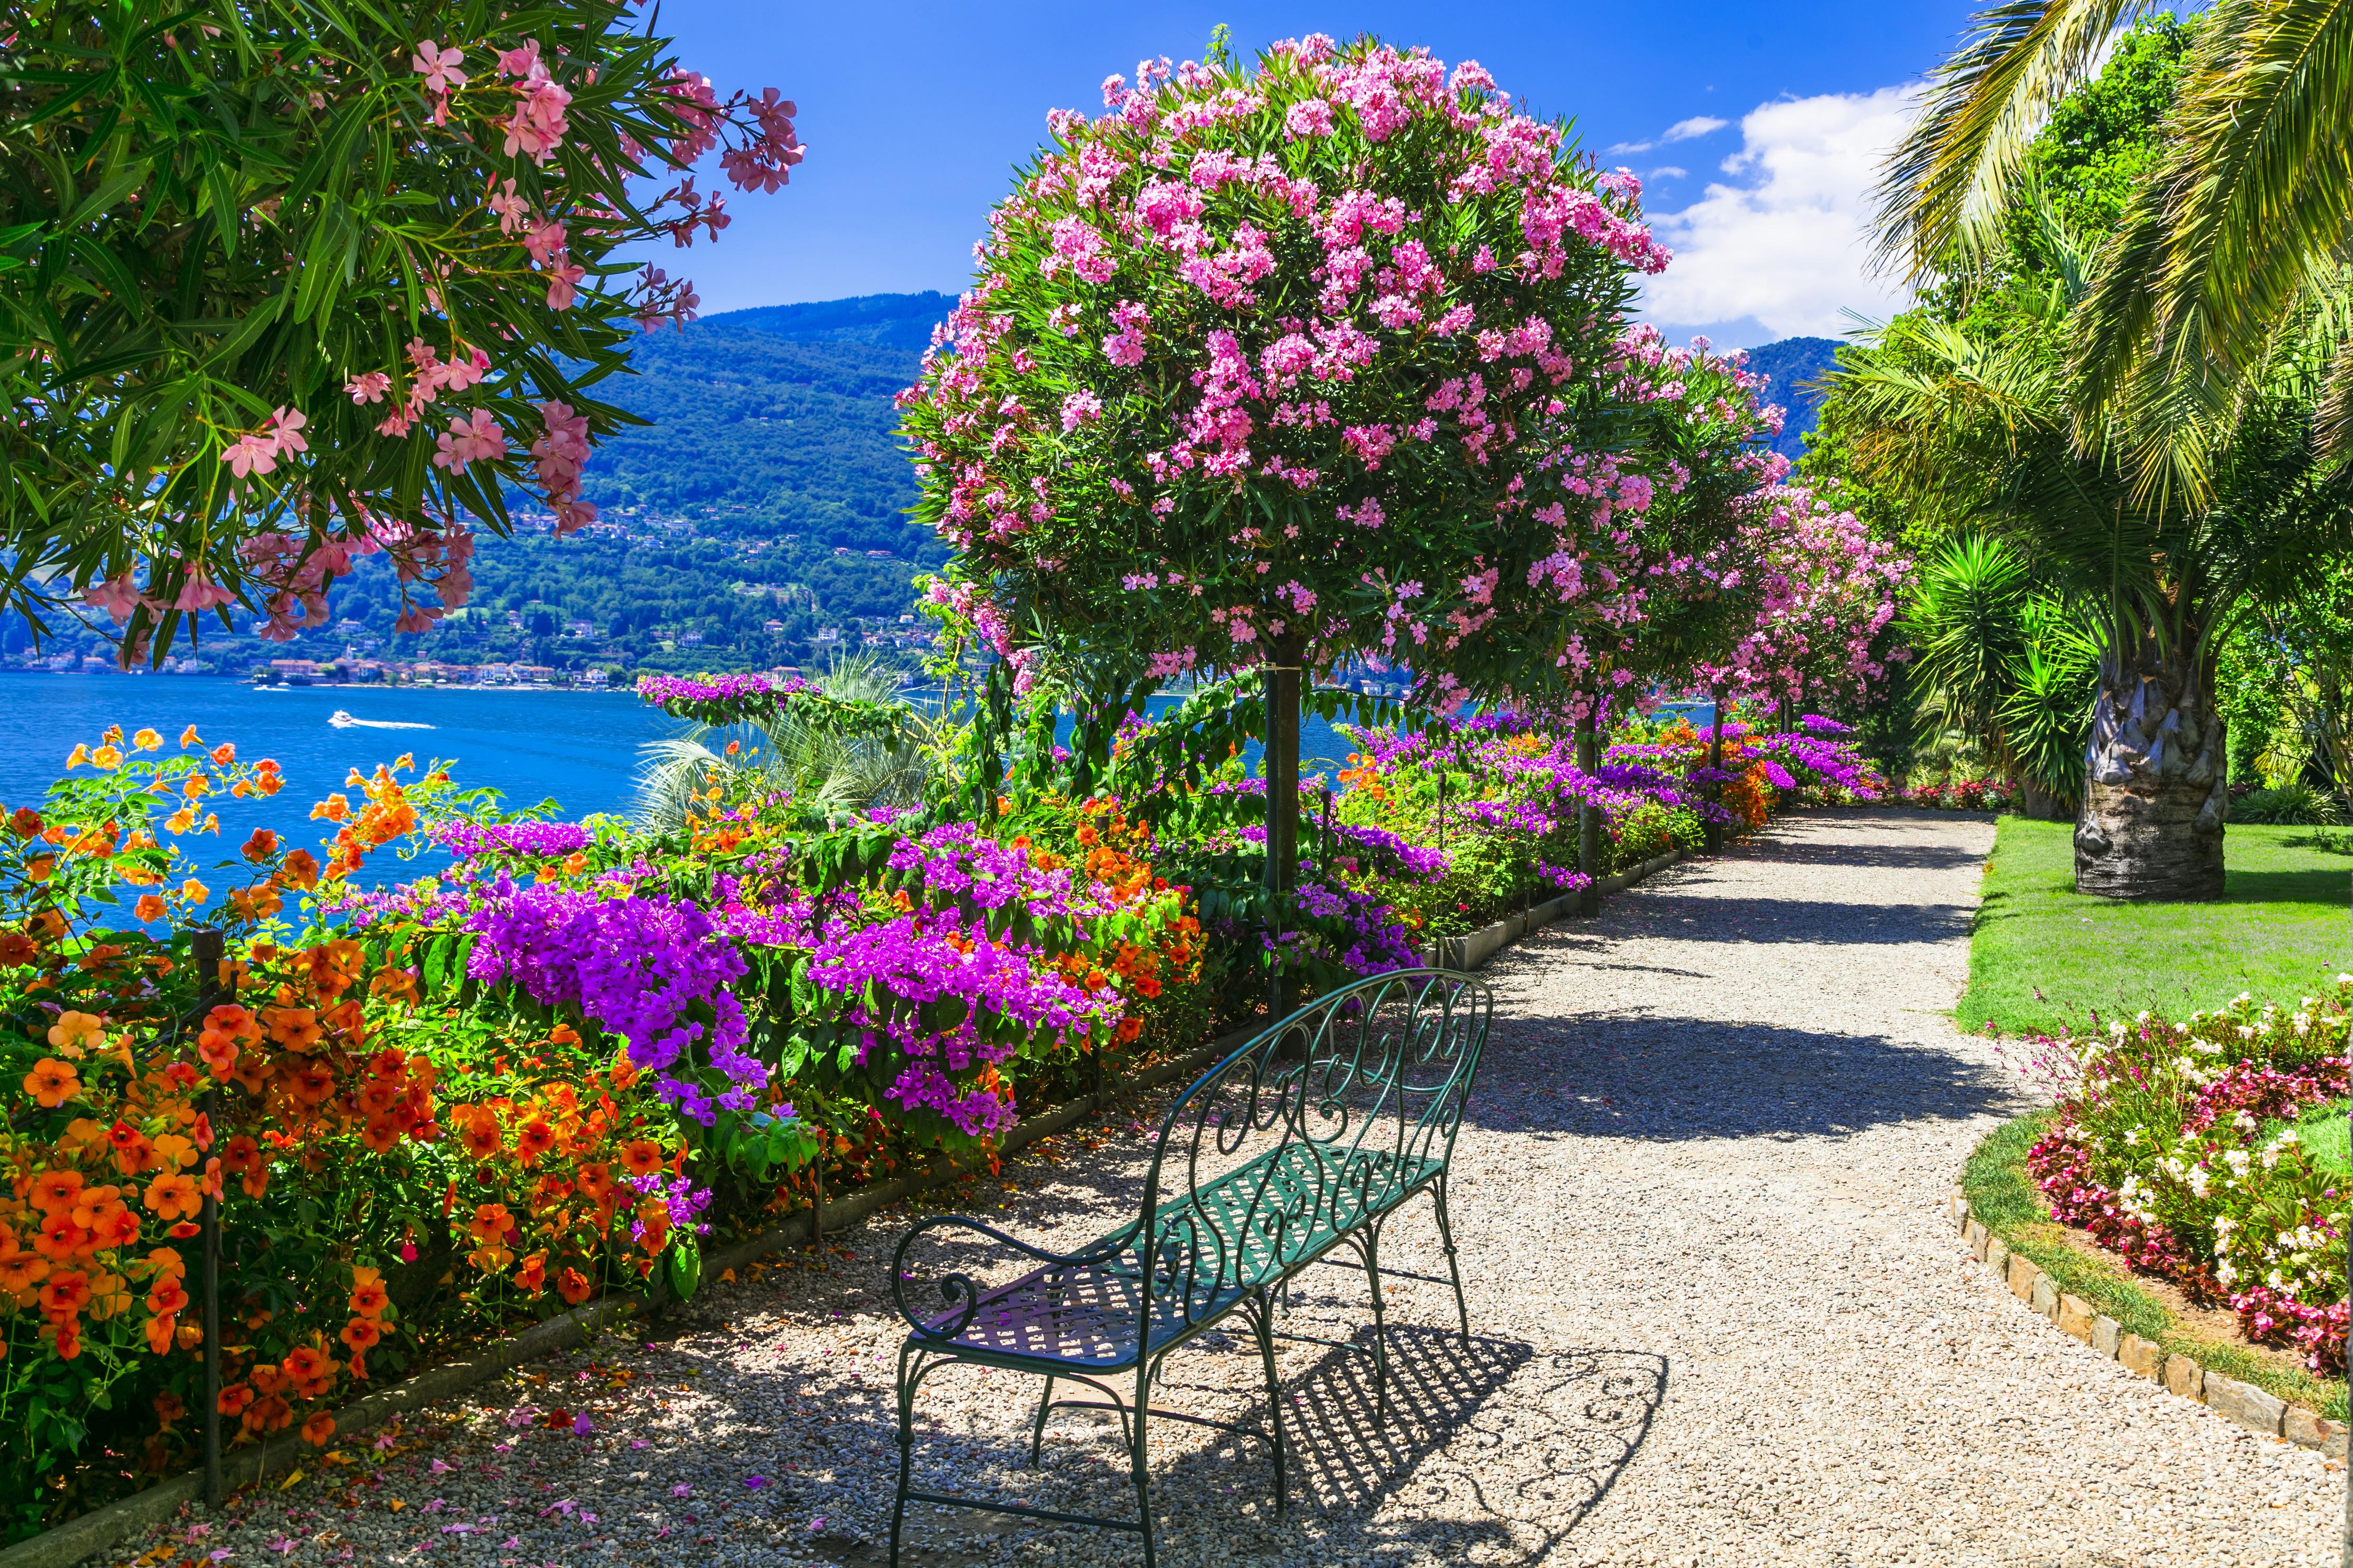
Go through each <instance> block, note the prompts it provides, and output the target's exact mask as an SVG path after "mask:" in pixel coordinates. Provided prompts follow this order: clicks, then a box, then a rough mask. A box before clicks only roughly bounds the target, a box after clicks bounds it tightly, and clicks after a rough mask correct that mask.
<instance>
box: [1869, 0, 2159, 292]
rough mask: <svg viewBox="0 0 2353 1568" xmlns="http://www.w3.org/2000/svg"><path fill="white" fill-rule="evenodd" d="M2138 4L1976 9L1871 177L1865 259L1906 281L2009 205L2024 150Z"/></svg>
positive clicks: (1990, 224)
mask: <svg viewBox="0 0 2353 1568" xmlns="http://www.w3.org/2000/svg"><path fill="white" fill-rule="evenodd" d="M2154 8H2155V7H2154V6H2153V5H2150V4H2149V0H2006V3H2005V4H2001V5H1993V6H1991V7H1989V8H1988V9H1986V10H1983V11H1980V12H1978V14H1977V15H1976V16H1974V17H1972V18H1971V19H1970V21H1971V30H1970V33H1969V35H1968V38H1967V39H1966V40H1965V41H1964V42H1963V44H1962V46H1961V47H1960V49H1959V50H1958V51H1957V53H1955V54H1954V56H1953V57H1952V58H1950V59H1949V60H1947V61H1946V62H1945V64H1944V65H1943V66H1942V67H1941V68H1939V69H1938V70H1937V71H1936V74H1935V76H1933V77H1932V78H1931V79H1930V80H1929V84H1928V89H1927V94H1926V100H1924V102H1923V104H1922V108H1921V113H1920V116H1919V118H1918V120H1917V121H1915V122H1914V124H1913V127H1912V130H1911V132H1910V133H1909V134H1907V135H1906V136H1905V139H1904V142H1903V143H1902V145H1900V146H1899V147H1898V148H1897V149H1896V150H1895V152H1894V154H1892V155H1891V156H1890V158H1889V159H1888V162H1887V163H1886V165H1885V168H1884V171H1883V174H1882V175H1881V179H1880V185H1879V191H1878V201H1879V221H1878V226H1877V230H1878V233H1877V246H1876V250H1875V253H1874V255H1875V258H1876V259H1877V260H1879V261H1880V262H1881V263H1883V264H1887V265H1894V266H1899V267H1901V268H1903V269H1904V270H1905V273H1906V275H1907V276H1909V277H1911V278H1914V279H1917V278H1920V277H1923V276H1925V275H1926V274H1927V273H1929V272H1931V271H1933V270H1935V268H1936V267H1937V266H1938V265H1939V264H1940V263H1941V262H1942V261H1943V260H1944V258H1945V257H1946V255H1947V252H1948V251H1949V250H1950V249H1951V248H1952V247H1954V246H1956V245H1964V246H1966V245H1970V244H1975V243H1978V242H1981V241H1983V240H1984V239H1985V238H1986V237H1989V235H1990V234H1991V233H1992V231H1993V230H1994V229H1995V228H1996V227H1997V226H1999V224H2000V220H2001V218H2002V216H2004V214H2005V213H2006V211H2007V210H2008V209H2009V206H2010V199H2011V197H2012V195H2013V193H2014V191H2015V190H2016V186H2017V176H2018V174H2019V171H2020V170H2021V168H2023V167H2024V165H2025V162H2026V155H2027V149H2028V146H2029V144H2030V143H2031V142H2032V141H2033V139H2034V135H2035V132H2038V131H2040V130H2041V129H2042V124H2043V122H2044V121H2046V120H2048V119H2049V118H2050V115H2051V111H2052V109H2053V108H2055V107H2056V106H2057V104H2058V102H2059V100H2061V99H2063V98H2064V97H2065V96H2066V95H2067V93H2068V92H2069V91H2070V90H2071V89H2073V88H2074V87H2076V86H2077V85H2078V84H2080V83H2081V82H2082V81H2084V79H2085V78H2086V77H2087V76H2089V75H2090V74H2091V72H2092V70H2093V68H2094V67H2095V65H2096V64H2097V62H2098V60H2099V58H2100V53H2101V50H2102V48H2103V47H2105V45H2106V43H2107V41H2108V38H2109V37H2110V36H2111V35H2113V34H2114V33H2115V32H2116V29H2117V28H2118V27H2119V26H2123V25H2125V24H2126V22H2128V21H2130V20H2131V19H2132V18H2134V17H2135V16H2139V15H2140V14H2141V13H2143V12H2144V11H2147V10H2151V9H2154Z"/></svg>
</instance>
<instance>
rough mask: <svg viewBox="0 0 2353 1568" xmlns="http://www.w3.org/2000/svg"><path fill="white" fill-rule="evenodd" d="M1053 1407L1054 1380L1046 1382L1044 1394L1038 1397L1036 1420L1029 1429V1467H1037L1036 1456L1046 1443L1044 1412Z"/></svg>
mask: <svg viewBox="0 0 2353 1568" xmlns="http://www.w3.org/2000/svg"><path fill="white" fill-rule="evenodd" d="M1053 1407H1054V1380H1053V1379H1052V1378H1048V1379H1047V1380H1046V1392H1045V1393H1043V1394H1039V1396H1038V1419H1037V1422H1036V1424H1035V1425H1033V1426H1031V1427H1030V1428H1029V1466H1030V1468H1032V1469H1035V1468H1037V1466H1038V1455H1039V1451H1040V1450H1041V1449H1042V1448H1043V1447H1045V1443H1046V1412H1047V1411H1049V1410H1051V1409H1052V1408H1053Z"/></svg>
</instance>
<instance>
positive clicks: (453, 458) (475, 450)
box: [433, 408, 507, 473]
mask: <svg viewBox="0 0 2353 1568" xmlns="http://www.w3.org/2000/svg"><path fill="white" fill-rule="evenodd" d="M434 445H435V446H436V447H438V448H439V449H438V451H437V452H435V454H434V456H433V466H434V467H435V468H448V469H449V470H450V471H451V472H453V473H454V472H456V471H457V470H458V469H459V468H464V467H465V466H466V465H467V464H469V463H475V462H494V461H496V460H497V459H498V458H503V457H505V456H506V452H507V437H506V432H504V431H503V430H501V429H500V428H499V424H498V421H497V420H496V419H494V418H492V417H491V413H490V410H488V409H486V408H477V409H476V410H474V414H473V417H472V418H471V419H461V418H452V419H451V420H450V421H449V428H448V430H447V431H445V432H444V433H443V434H442V435H441V436H439V437H437V438H436V439H435V442H434Z"/></svg>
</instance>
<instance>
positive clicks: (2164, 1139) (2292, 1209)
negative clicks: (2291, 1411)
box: [2026, 974, 2353, 1377]
mask: <svg viewBox="0 0 2353 1568" xmlns="http://www.w3.org/2000/svg"><path fill="white" fill-rule="evenodd" d="M2348 1004H2353V974H2340V975H2338V976H2337V979H2336V983H2335V984H2333V985H2331V986H2330V987H2328V989H2327V993H2326V994H2323V995H2320V996H2307V997H2306V998H2304V999H2303V1000H2302V1001H2301V1002H2299V1003H2298V1004H2296V1005H2295V1006H2294V1007H2284V1006H2277V1005H2269V1004H2266V1005H2260V1006H2259V1005H2256V1003H2255V1002H2254V1001H2253V998H2251V997H2246V996H2242V997H2240V998H2239V999H2238V1001H2236V1002H2234V1003H2233V1004H2232V1005H2230V1006H2229V1007H2227V1008H2223V1009H2221V1011H2218V1012H2213V1013H2195V1014H2192V1015H2191V1016H2189V1018H2188V1019H2186V1020H2183V1021H2180V1022H2171V1021H2168V1020H2166V1019H2162V1018H2158V1017H2155V1016H2151V1015H2149V1014H2147V1013H2144V1014H2142V1015H2140V1016H2138V1017H2137V1018H2135V1019H2133V1020H2131V1021H2130V1022H2113V1023H2110V1024H2108V1025H2106V1026H2105V1028H2100V1027H2097V1026H2096V1020H2095V1021H2094V1022H2095V1027H2094V1029H2093V1030H2092V1031H2090V1032H2087V1033H2086V1034H2084V1035H2082V1036H2062V1037H2059V1038H2057V1039H2039V1040H2037V1041H2035V1042H2033V1047H2034V1057H2033V1060H2034V1062H2035V1063H2036V1065H2037V1066H2038V1067H2039V1068H2040V1069H2041V1070H2042V1072H2043V1074H2044V1075H2045V1076H2046V1077H2047V1078H2048V1079H2050V1080H2051V1082H2052V1086H2053V1087H2054V1088H2055V1089H2056V1090H2057V1092H2058V1096H2059V1112H2058V1116H2057V1119H2056V1120H2055V1121H2054V1122H2053V1123H2052V1129H2051V1131H2049V1132H2048V1133H2047V1134H2046V1135H2045V1136H2044V1137H2043V1138H2042V1141H2041V1142H2038V1143H2036V1144H2035V1146H2034V1148H2033V1149H2032V1150H2031V1152H2029V1153H2028V1155H2027V1162H2026V1163H2027V1169H2028V1171H2029V1172H2030V1173H2031V1174H2032V1175H2033V1177H2034V1178H2035V1180H2036V1182H2037V1183H2038V1184H2040V1185H2041V1186H2042V1191H2043V1194H2044V1196H2045V1197H2046V1199H2047V1200H2048V1201H2049V1203H2050V1205H2051V1212H2052V1215H2054V1216H2055V1217H2057V1218H2058V1219H2060V1220H2062V1221H2063V1222H2065V1223H2067V1224H2069V1225H2073V1226H2079V1227H2080V1228H2082V1229H2084V1230H2086V1231H2089V1232H2090V1233H2091V1234H2092V1235H2093V1237H2095V1238H2096V1239H2097V1240H2098V1241H2099V1242H2100V1244H2101V1245H2102V1246H2104V1247H2108V1248H2110V1249H2111V1250H2113V1251H2115V1252H2116V1253H2117V1254H2119V1255H2120V1256H2122V1257H2123V1258H2125V1259H2126V1261H2127V1262H2128V1263H2130V1264H2131V1265H2132V1266H2133V1267H2134V1268H2138V1269H2142V1270H2145V1271H2147V1272H2149V1273H2152V1274H2157V1275H2160V1276H2162V1277H2164V1278H2166V1279H2171V1280H2172V1281H2174V1282H2175V1283H2176V1284H2178V1285H2179V1286H2181V1287H2182V1288H2183V1289H2185V1290H2187V1291H2189V1294H2190V1295H2191V1296H2192V1297H2193V1298H2194V1299H2198V1300H2210V1301H2217V1302H2226V1303H2228V1305H2229V1306H2230V1307H2231V1308H2232V1310H2234V1311H2235V1312H2237V1313H2238V1316H2239V1321H2240V1325H2241V1327H2242V1330H2243V1331H2245V1333H2246V1334H2247V1337H2248V1338H2250V1339H2252V1340H2253V1341H2255V1342H2257V1343H2259V1344H2280V1345H2293V1346H2295V1348H2297V1349H2299V1350H2301V1351H2302V1352H2304V1354H2305V1359H2306V1363H2307V1364H2308V1365H2309V1366H2310V1367H2311V1368H2312V1370H2313V1371H2314V1372H2316V1373H2321V1374H2323V1375H2326V1376H2339V1377H2341V1376H2343V1375H2344V1372H2345V1338H2346V1222H2347V1215H2348V1209H2353V1204H2348V1202H2347V1190H2346V1189H2347V1185H2348V1181H2347V1177H2346V1176H2345V1175H2344V1173H2342V1172H2341V1171H2339V1170H2337V1169H2334V1168H2332V1167H2331V1166H2330V1165H2328V1164H2326V1163H2322V1162H2321V1161H2320V1160H2319V1159H2317V1158H2316V1156H2315V1154H2314V1152H2313V1151H2312V1150H2311V1149H2309V1148H2307V1147H2306V1145H2305V1142H2304V1141H2303V1139H2302V1138H2301V1137H2300V1135H2299V1134H2298V1132H2297V1131H2296V1129H2295V1125H2294V1124H2295V1121H2296V1120H2297V1118H2298V1117H2299V1116H2300V1115H2302V1114H2303V1113H2304V1112H2305V1111H2306V1110H2307V1109H2309V1108H2311V1107H2313V1106H2315V1105H2320V1104H2325V1103H2327V1102H2330V1101H2341V1100H2343V1099H2344V1098H2345V1095H2346V1065H2347V1064H2346V1048H2347V1024H2348Z"/></svg>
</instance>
